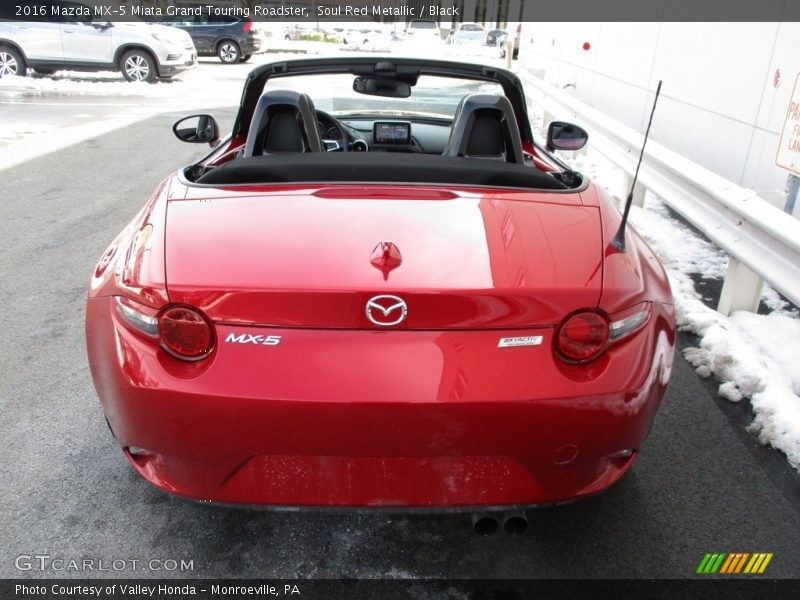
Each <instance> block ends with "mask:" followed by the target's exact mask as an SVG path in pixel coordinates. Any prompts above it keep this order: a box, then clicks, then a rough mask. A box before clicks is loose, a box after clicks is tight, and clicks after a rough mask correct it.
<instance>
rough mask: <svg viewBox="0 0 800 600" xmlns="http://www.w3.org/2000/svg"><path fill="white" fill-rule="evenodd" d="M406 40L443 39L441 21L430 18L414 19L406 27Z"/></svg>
mask: <svg viewBox="0 0 800 600" xmlns="http://www.w3.org/2000/svg"><path fill="white" fill-rule="evenodd" d="M406 41H413V42H415V43H419V42H421V43H425V42H435V43H439V42H441V41H442V33H441V31H440V30H439V23H437V22H436V21H431V20H429V19H413V20H411V21H409V22H408V27H406Z"/></svg>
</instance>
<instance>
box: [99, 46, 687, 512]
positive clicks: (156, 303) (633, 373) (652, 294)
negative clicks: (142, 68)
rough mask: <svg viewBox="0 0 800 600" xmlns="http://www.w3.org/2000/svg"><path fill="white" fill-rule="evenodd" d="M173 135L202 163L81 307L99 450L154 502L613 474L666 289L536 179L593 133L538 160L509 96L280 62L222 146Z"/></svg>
mask: <svg viewBox="0 0 800 600" xmlns="http://www.w3.org/2000/svg"><path fill="white" fill-rule="evenodd" d="M315 105H317V106H327V107H332V108H331V109H330V110H335V112H325V111H321V110H317V109H315ZM173 131H174V132H175V134H176V135H177V137H178V138H179V139H180V140H182V141H185V142H195V143H203V144H210V146H211V148H212V149H211V151H210V153H208V154H206V155H205V156H202V157H200V158H198V159H197V161H196V162H193V163H192V164H190V165H187V166H186V167H184V168H181V169H179V170H178V171H177V172H176V173H173V174H172V175H169V176H168V177H167V178H166V179H165V180H164V181H162V182H161V183H160V184H159V186H158V188H157V189H156V190H155V193H154V194H153V195H152V196H151V198H150V199H149V200H148V201H147V202H146V203H145V204H144V206H143V208H142V210H141V211H140V212H139V213H138V215H137V216H136V217H135V218H134V219H133V220H132V221H131V222H130V224H129V225H128V226H126V227H125V228H124V230H123V231H122V232H121V233H120V234H119V235H118V236H117V237H116V238H115V239H114V240H113V241H112V242H111V244H110V245H109V246H108V248H107V249H106V250H105V251H104V252H103V254H102V257H101V258H100V260H99V262H98V264H97V265H96V267H95V268H94V269H93V271H92V273H91V283H90V287H89V293H88V300H87V307H86V342H87V349H88V358H89V365H90V369H91V374H92V377H93V380H94V384H95V387H96V389H97V393H98V395H99V397H100V401H101V403H102V406H103V409H104V411H105V414H106V417H107V419H108V423H109V426H110V428H111V430H112V432H113V434H114V436H115V437H116V439H117V443H118V444H119V445H120V447H121V449H122V451H123V452H124V455H125V457H126V458H127V460H128V461H129V462H130V464H131V465H132V466H133V468H134V469H135V470H136V471H137V472H138V473H139V474H140V475H141V476H142V477H143V478H145V479H146V480H147V481H149V482H150V483H151V484H153V485H154V486H156V487H158V488H160V489H161V490H164V491H167V492H170V493H172V494H176V495H178V496H184V497H188V498H196V499H202V500H203V501H204V502H218V503H238V504H242V505H250V504H263V505H272V506H276V505H282V506H339V507H343V506H346V507H384V508H385V507H388V506H392V507H399V506H404V507H425V508H429V509H430V508H443V507H462V508H463V507H475V508H477V509H479V508H480V507H502V506H506V507H508V506H515V507H519V506H524V505H532V504H550V503H557V502H563V501H568V500H574V499H576V498H581V497H585V496H588V495H591V494H595V493H598V492H600V491H602V490H604V489H606V488H608V487H609V486H611V485H612V484H614V483H615V482H617V481H618V480H619V479H620V477H622V475H623V474H624V473H625V472H626V471H627V470H628V469H629V468H630V467H631V465H632V464H633V462H634V460H635V459H636V456H637V454H638V453H639V451H640V450H641V449H642V447H643V444H644V442H645V438H646V437H647V434H648V432H649V430H650V427H651V425H652V424H653V421H654V419H655V416H656V412H657V410H658V408H659V405H660V402H661V399H662V397H663V395H664V391H665V389H666V385H667V381H668V379H669V376H670V371H671V365H672V359H673V353H674V349H675V335H676V332H675V317H674V307H673V299H672V295H671V292H670V287H669V281H668V279H667V276H666V274H665V272H664V269H663V268H662V266H661V265H660V263H659V262H658V260H657V258H656V257H655V255H654V254H653V252H652V250H651V249H650V248H649V247H648V246H647V244H646V243H645V242H644V241H643V240H642V238H640V237H639V235H638V234H637V233H636V232H635V231H634V230H633V229H632V228H631V227H628V228H627V232H626V233H625V234H624V235H623V236H622V238H623V239H624V241H625V243H624V246H621V247H619V246H618V245H616V244H615V242H616V241H617V240H616V236H617V235H618V234H619V230H620V227H621V215H620V212H619V211H618V209H617V208H616V206H615V204H614V202H613V200H612V199H611V197H610V196H609V195H608V194H607V193H606V192H605V191H604V190H603V188H602V187H600V186H596V185H595V184H594V183H592V182H591V181H589V180H588V178H587V177H586V176H585V175H583V174H580V173H577V172H576V171H575V170H574V169H572V168H570V167H568V166H567V165H565V163H563V162H562V161H561V160H560V159H559V158H558V157H557V156H555V154H554V153H553V151H554V150H561V151H567V150H576V149H579V148H580V147H581V146H582V145H584V144H585V143H586V141H587V137H588V135H587V133H586V132H585V131H584V130H583V129H581V128H579V127H577V126H574V125H570V124H568V123H553V124H551V126H550V127H549V129H548V134H547V139H546V140H541V141H539V140H536V139H534V137H533V134H532V130H531V126H530V122H529V119H528V113H527V105H526V99H525V96H524V92H523V88H522V85H521V84H520V80H519V79H518V78H517V76H516V75H514V74H513V73H511V72H510V71H507V70H505V69H501V68H494V67H493V68H491V69H487V68H486V66H485V65H480V64H469V63H458V62H448V61H439V60H434V59H412V58H387V57H383V56H379V57H375V58H367V57H364V56H358V57H354V58H352V59H350V58H348V57H341V56H338V57H330V58H312V59H300V60H288V61H287V60H285V59H280V62H279V63H270V64H265V65H262V66H259V67H258V68H256V69H254V70H253V71H252V72H251V73H250V75H249V76H248V77H247V78H246V80H245V85H244V90H243V94H242V100H241V105H240V106H239V110H238V115H237V118H236V120H235V121H234V126H233V130H232V131H231V132H230V133H229V134H227V135H226V134H223V133H222V132H220V130H219V126H218V125H217V122H216V121H215V120H214V118H213V117H212V116H211V115H207V114H203V115H192V116H188V117H184V118H182V119H180V120H179V121H178V122H177V123H175V125H174V127H173ZM326 150H330V151H328V152H326ZM131 151H145V152H146V151H147V147H146V146H145V147H142V148H131ZM204 154H205V152H204ZM648 468H656V466H654V464H649V465H648Z"/></svg>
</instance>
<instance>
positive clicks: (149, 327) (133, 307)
mask: <svg viewBox="0 0 800 600" xmlns="http://www.w3.org/2000/svg"><path fill="white" fill-rule="evenodd" d="M114 309H115V310H116V311H117V315H118V316H119V317H120V320H121V321H122V323H123V324H124V325H126V326H127V327H128V329H131V330H132V331H134V332H135V333H141V334H143V335H145V336H147V337H149V338H153V339H158V310H157V309H155V308H150V307H149V306H144V305H143V304H139V303H138V302H134V301H133V300H131V299H130V298H125V297H124V296H114Z"/></svg>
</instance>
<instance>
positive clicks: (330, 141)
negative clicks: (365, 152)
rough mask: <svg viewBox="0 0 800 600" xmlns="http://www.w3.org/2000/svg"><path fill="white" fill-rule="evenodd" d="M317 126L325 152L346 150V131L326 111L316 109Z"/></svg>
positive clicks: (347, 143) (347, 144)
mask: <svg viewBox="0 0 800 600" xmlns="http://www.w3.org/2000/svg"><path fill="white" fill-rule="evenodd" d="M317 126H318V128H319V136H320V138H322V145H323V147H324V148H325V151H326V152H347V151H348V146H349V142H348V138H347V131H345V128H344V127H343V126H342V124H341V123H339V121H338V120H337V119H336V118H335V117H333V116H331V115H329V114H328V113H326V112H324V111H321V110H318V111H317Z"/></svg>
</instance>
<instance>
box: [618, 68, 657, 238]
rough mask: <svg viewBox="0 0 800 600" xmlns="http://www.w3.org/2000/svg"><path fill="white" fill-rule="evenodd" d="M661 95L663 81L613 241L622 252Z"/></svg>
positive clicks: (654, 103) (655, 99)
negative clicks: (637, 184) (645, 149)
mask: <svg viewBox="0 0 800 600" xmlns="http://www.w3.org/2000/svg"><path fill="white" fill-rule="evenodd" d="M660 93H661V80H659V82H658V87H657V88H656V97H655V98H654V99H653V108H652V109H651V110H650V121H649V122H648V123H647V131H645V133H644V141H643V142H642V151H641V152H640V153H639V162H638V163H637V164H636V172H635V173H634V175H633V181H632V182H631V190H630V191H629V192H628V199H627V200H626V201H625V210H624V211H623V213H622V222H621V223H620V224H619V229H618V230H617V234H616V235H615V236H614V239H613V240H611V245H612V246H614V248H616V249H617V250H619V251H620V252H625V226H626V225H627V224H628V214H629V213H630V212H631V204H633V190H634V188H635V187H636V180H637V179H638V178H639V167H641V166H642V159H643V158H644V147H645V146H646V145H647V138H648V137H649V135H650V126H651V125H652V124H653V115H654V114H655V112H656V104H657V103H658V95H659V94H660Z"/></svg>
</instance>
